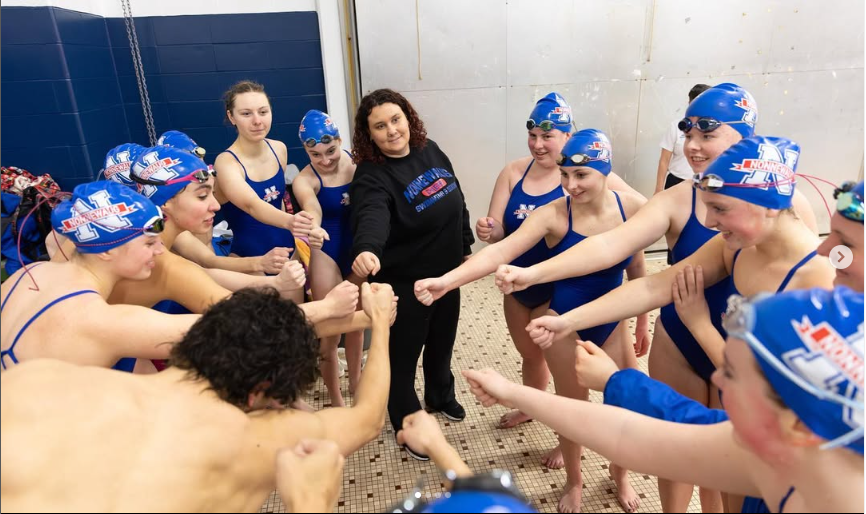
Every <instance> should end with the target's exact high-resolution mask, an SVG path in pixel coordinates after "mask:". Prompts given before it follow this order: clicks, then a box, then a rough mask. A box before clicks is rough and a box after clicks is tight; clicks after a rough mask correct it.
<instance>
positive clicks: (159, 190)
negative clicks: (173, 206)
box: [130, 146, 211, 207]
mask: <svg viewBox="0 0 866 514" xmlns="http://www.w3.org/2000/svg"><path fill="white" fill-rule="evenodd" d="M196 172H201V173H204V174H207V175H210V174H211V171H210V170H209V169H208V166H207V164H205V163H204V161H203V160H201V159H199V158H198V157H196V156H195V155H193V154H191V153H189V152H185V151H183V150H179V149H177V148H173V147H171V146H153V147H151V148H148V149H146V150H145V151H144V152H143V153H142V154H141V155H140V156H139V157H138V159H136V160H135V162H134V163H133V164H132V173H131V175H130V176H131V177H132V180H134V181H135V182H138V183H139V184H140V185H141V194H143V195H144V196H146V197H148V198H150V201H152V202H153V203H155V204H156V205H158V206H160V207H162V206H163V205H165V203H166V202H168V201H169V200H171V199H172V198H174V196H175V195H176V194H178V193H179V192H181V191H182V190H183V188H185V187H186V186H188V185H189V184H190V182H188V181H183V182H176V183H172V184H166V182H173V181H175V180H177V179H179V178H183V177H188V176H190V175H193V174H195V173H196ZM146 182H154V183H150V184H148V183H146ZM157 183H158V184H159V185H157Z"/></svg>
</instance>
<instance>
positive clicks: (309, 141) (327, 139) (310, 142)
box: [304, 134, 337, 148]
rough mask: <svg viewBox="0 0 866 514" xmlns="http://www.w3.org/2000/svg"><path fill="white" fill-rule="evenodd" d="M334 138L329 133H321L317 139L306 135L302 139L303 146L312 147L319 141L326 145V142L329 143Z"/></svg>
mask: <svg viewBox="0 0 866 514" xmlns="http://www.w3.org/2000/svg"><path fill="white" fill-rule="evenodd" d="M335 139H337V138H336V137H334V136H332V135H331V134H323V135H322V137H321V138H319V139H316V138H314V137H308V138H307V139H304V146H306V147H307V148H312V147H314V146H316V145H317V144H319V143H322V144H323V145H327V144H330V143H331V141H334V140H335Z"/></svg>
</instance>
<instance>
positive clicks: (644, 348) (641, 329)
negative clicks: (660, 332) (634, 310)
mask: <svg viewBox="0 0 866 514" xmlns="http://www.w3.org/2000/svg"><path fill="white" fill-rule="evenodd" d="M651 344H652V338H651V337H650V335H649V318H648V316H647V315H646V314H641V315H640V316H638V317H637V322H636V323H635V327H634V354H635V356H636V357H643V356H644V355H646V354H647V353H648V352H649V349H650V345H651Z"/></svg>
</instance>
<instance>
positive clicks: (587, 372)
mask: <svg viewBox="0 0 866 514" xmlns="http://www.w3.org/2000/svg"><path fill="white" fill-rule="evenodd" d="M575 370H576V371H577V383H578V384H580V385H581V386H583V387H586V388H587V389H592V390H593V391H604V388H605V386H606V385H607V381H608V380H610V377H611V376H612V375H613V374H614V373H616V372H617V371H619V368H618V367H617V365H616V363H615V362H614V361H613V359H611V358H610V356H609V355H608V354H606V353H604V350H602V349H601V348H599V347H598V346H596V344H595V343H593V342H592V341H581V340H580V339H578V340H577V358H576V363H575Z"/></svg>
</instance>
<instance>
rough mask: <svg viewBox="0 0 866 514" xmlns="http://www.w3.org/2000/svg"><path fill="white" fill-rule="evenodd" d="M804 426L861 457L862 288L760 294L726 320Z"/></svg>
mask: <svg viewBox="0 0 866 514" xmlns="http://www.w3.org/2000/svg"><path fill="white" fill-rule="evenodd" d="M725 328H726V330H727V332H728V335H731V336H734V337H736V338H738V339H742V340H744V341H745V342H746V343H748V344H749V346H750V347H751V348H752V351H753V352H754V354H755V358H756V359H757V361H758V364H759V365H760V366H761V369H762V370H763V372H764V375H766V377H767V381H769V382H770V385H771V386H772V387H773V389H774V390H775V391H776V392H777V393H778V394H779V396H780V397H781V398H782V401H783V402H784V403H785V405H787V406H788V408H790V409H791V410H793V411H794V413H795V414H797V417H799V418H800V420H802V421H803V423H805V425H806V426H807V427H809V430H811V431H812V432H814V433H815V434H817V435H818V436H820V437H822V438H824V439H827V440H828V442H827V443H825V444H824V445H823V446H822V448H835V447H839V446H845V447H847V448H849V449H851V450H854V451H855V452H857V453H859V454H860V455H863V374H864V369H863V294H862V293H855V292H853V291H852V290H850V289H848V288H847V287H837V288H836V289H834V290H833V291H827V290H825V289H811V290H800V291H790V292H785V293H780V294H776V295H770V294H766V293H764V294H762V295H759V296H757V297H755V298H754V299H753V300H750V301H745V302H743V303H742V304H740V306H739V308H737V310H736V311H735V312H734V313H733V314H732V315H728V317H727V318H726V319H725Z"/></svg>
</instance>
